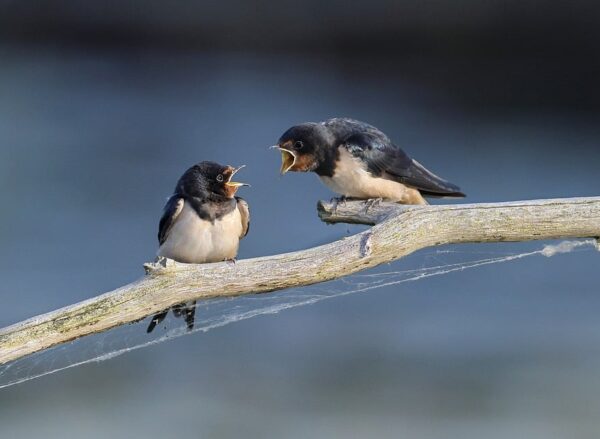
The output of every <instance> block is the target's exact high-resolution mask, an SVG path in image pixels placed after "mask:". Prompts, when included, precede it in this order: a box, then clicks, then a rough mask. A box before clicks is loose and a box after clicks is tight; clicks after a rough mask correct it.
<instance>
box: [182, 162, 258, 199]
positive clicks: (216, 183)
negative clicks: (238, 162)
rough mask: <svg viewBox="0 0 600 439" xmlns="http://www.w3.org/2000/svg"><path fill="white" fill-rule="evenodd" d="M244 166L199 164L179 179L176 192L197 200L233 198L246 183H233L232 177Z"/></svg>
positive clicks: (212, 163)
mask: <svg viewBox="0 0 600 439" xmlns="http://www.w3.org/2000/svg"><path fill="white" fill-rule="evenodd" d="M244 166H245V165H242V166H239V167H237V168H234V167H233V166H223V165H220V164H219V163H215V162H200V163H198V164H197V165H194V166H192V167H191V168H190V169H188V170H187V171H186V172H185V174H183V176H182V177H181V178H180V179H179V182H178V183H177V189H176V191H177V192H179V193H182V194H186V195H190V196H193V197H198V198H203V199H206V198H209V199H220V198H233V197H234V196H235V193H236V192H237V190H238V189H239V188H240V187H242V186H250V185H249V184H246V183H239V182H237V181H233V176H234V175H235V174H237V172H238V171H239V170H240V169H242V168H243V167H244Z"/></svg>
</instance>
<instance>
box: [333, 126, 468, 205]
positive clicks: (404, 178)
mask: <svg viewBox="0 0 600 439" xmlns="http://www.w3.org/2000/svg"><path fill="white" fill-rule="evenodd" d="M344 146H345V147H346V148H347V149H348V151H350V153H352V155H354V156H355V157H359V158H361V159H362V160H363V161H364V162H365V163H366V165H367V169H368V171H369V172H371V174H373V175H374V176H377V177H381V178H386V179H388V180H393V181H397V182H398V183H402V184H406V185H408V186H411V187H414V188H416V189H418V190H419V191H420V192H421V193H423V194H425V195H431V196H442V197H443V196H456V197H460V196H464V194H463V193H462V192H460V188H459V187H458V186H456V185H454V184H452V183H450V182H448V181H446V180H444V179H442V178H440V177H438V176H437V175H435V174H434V173H432V172H431V171H429V170H427V169H426V168H425V167H424V166H423V165H421V164H420V163H419V162H417V161H416V160H413V159H411V158H410V157H409V156H408V155H407V154H406V153H405V152H404V151H403V150H402V149H401V148H399V147H397V146H396V145H394V144H392V143H390V142H386V141H385V139H381V138H379V137H378V136H371V135H369V134H365V133H360V134H354V135H352V136H350V137H348V138H347V139H345V141H344Z"/></svg>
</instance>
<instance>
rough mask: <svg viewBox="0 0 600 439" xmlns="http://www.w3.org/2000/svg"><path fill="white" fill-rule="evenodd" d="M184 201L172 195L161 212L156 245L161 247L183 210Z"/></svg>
mask: <svg viewBox="0 0 600 439" xmlns="http://www.w3.org/2000/svg"><path fill="white" fill-rule="evenodd" d="M184 203H185V201H184V200H183V198H181V197H180V196H179V195H173V196H172V197H171V198H169V200H168V201H167V204H166V205H165V208H164V210H163V216H162V218H161V219H160V223H159V224H158V243H159V244H160V245H163V244H164V242H165V241H166V240H167V237H168V236H169V231H170V230H171V228H172V227H173V224H175V221H176V220H177V217H178V216H179V214H180V213H181V211H182V210H183V205H184Z"/></svg>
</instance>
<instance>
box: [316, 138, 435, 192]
mask: <svg viewBox="0 0 600 439" xmlns="http://www.w3.org/2000/svg"><path fill="white" fill-rule="evenodd" d="M321 181H322V182H323V183H324V184H325V185H326V186H327V187H328V188H329V189H331V190H332V191H334V192H336V193H338V194H341V195H344V196H346V197H352V198H361V199H368V198H383V199H386V200H391V201H395V202H399V203H406V204H427V202H426V201H425V199H424V198H423V197H422V196H421V194H420V193H419V191H418V190H416V189H414V188H410V187H407V186H405V185H403V184H402V183H398V182H396V181H392V180H387V179H385V178H379V177H374V176H373V175H371V173H370V172H369V171H367V169H366V165H365V164H364V163H363V162H362V161H361V160H360V159H358V158H356V157H354V156H353V155H352V154H351V153H350V152H349V151H348V150H347V149H346V148H344V147H340V155H339V159H338V161H337V162H336V166H335V172H334V174H333V176H332V177H321Z"/></svg>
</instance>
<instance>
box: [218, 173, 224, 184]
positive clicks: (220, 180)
mask: <svg viewBox="0 0 600 439" xmlns="http://www.w3.org/2000/svg"><path fill="white" fill-rule="evenodd" d="M217 181H218V182H219V183H222V182H223V174H219V175H217Z"/></svg>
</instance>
